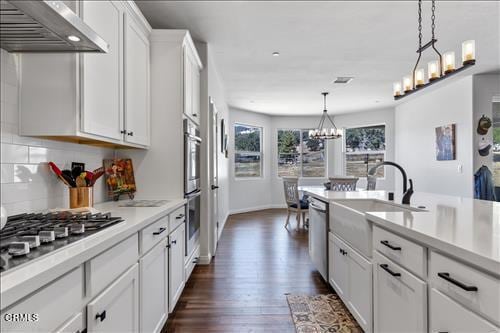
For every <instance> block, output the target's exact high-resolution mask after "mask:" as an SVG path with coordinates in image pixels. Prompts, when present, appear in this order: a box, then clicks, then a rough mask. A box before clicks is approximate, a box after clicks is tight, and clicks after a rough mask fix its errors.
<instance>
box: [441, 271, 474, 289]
mask: <svg viewBox="0 0 500 333" xmlns="http://www.w3.org/2000/svg"><path fill="white" fill-rule="evenodd" d="M438 276H439V277H440V278H441V279H444V280H446V281H448V282H449V283H451V284H454V285H455V286H457V287H460V288H462V289H463V290H465V291H477V287H475V286H468V285H465V284H463V283H462V282H460V281H457V280H455V279H454V278H452V277H450V273H438Z"/></svg>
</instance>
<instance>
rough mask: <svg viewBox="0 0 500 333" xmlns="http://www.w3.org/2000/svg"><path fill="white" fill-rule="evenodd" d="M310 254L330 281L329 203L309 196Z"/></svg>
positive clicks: (322, 273)
mask: <svg viewBox="0 0 500 333" xmlns="http://www.w3.org/2000/svg"><path fill="white" fill-rule="evenodd" d="M309 256H310V257H311V260H312V262H313V264H314V266H315V267H316V269H317V270H318V272H319V273H320V274H321V276H322V277H323V279H325V281H328V203H326V202H323V201H321V200H318V199H315V198H312V197H310V198H309Z"/></svg>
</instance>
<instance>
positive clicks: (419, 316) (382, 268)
mask: <svg viewBox="0 0 500 333" xmlns="http://www.w3.org/2000/svg"><path fill="white" fill-rule="evenodd" d="M373 290H374V293H373V294H374V299H373V307H374V321H373V322H374V332H380V333H390V332H394V333H396V332H397V333H403V332H411V333H417V332H427V285H426V283H425V282H424V281H422V280H420V279H419V278H417V277H416V276H414V275H413V274H411V273H410V272H408V271H407V270H405V269H403V268H402V267H400V266H399V265H397V264H395V263H393V262H392V261H390V260H389V259H387V258H385V257H384V256H382V255H381V254H380V253H378V252H376V251H374V253H373Z"/></svg>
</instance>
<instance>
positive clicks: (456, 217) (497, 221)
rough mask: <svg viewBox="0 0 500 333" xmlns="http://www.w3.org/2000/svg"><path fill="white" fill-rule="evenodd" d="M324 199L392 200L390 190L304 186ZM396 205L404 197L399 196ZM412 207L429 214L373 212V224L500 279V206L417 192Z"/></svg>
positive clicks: (396, 195)
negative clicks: (347, 190) (331, 189)
mask: <svg viewBox="0 0 500 333" xmlns="http://www.w3.org/2000/svg"><path fill="white" fill-rule="evenodd" d="M300 190H302V191H304V192H305V193H307V194H309V195H311V196H313V197H316V198H318V199H320V200H324V201H328V202H335V201H338V200H343V199H353V200H356V199H375V200H379V201H388V200H387V195H388V192H386V191H353V192H333V191H325V190H324V189H323V188H321V187H307V186H303V187H300ZM394 202H395V203H400V202H401V195H400V194H395V198H394ZM411 206H412V207H414V208H420V207H425V208H423V209H424V210H425V211H407V212H367V213H366V217H367V219H368V220H370V221H372V222H374V223H375V224H377V225H380V226H382V227H383V228H385V229H388V230H391V231H393V232H395V233H398V234H400V235H402V236H405V237H406V238H409V239H413V240H415V241H417V242H419V243H421V244H424V245H426V246H427V247H429V248H431V249H435V250H437V251H439V252H442V253H446V254H447V255H449V256H452V257H455V258H457V259H459V260H462V261H465V262H467V263H469V264H471V265H474V266H476V267H479V268H482V269H483V270H487V271H489V272H490V273H493V274H495V275H497V276H500V203H498V202H491V201H484V200H475V199H472V198H463V197H455V196H448V195H439V194H433V193H422V192H416V193H415V194H413V196H412V198H411Z"/></svg>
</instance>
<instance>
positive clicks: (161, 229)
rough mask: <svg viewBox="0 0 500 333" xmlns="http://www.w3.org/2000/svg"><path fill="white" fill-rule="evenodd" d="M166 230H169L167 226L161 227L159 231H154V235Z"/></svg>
mask: <svg viewBox="0 0 500 333" xmlns="http://www.w3.org/2000/svg"><path fill="white" fill-rule="evenodd" d="M165 230H167V228H160V229H158V231H155V232H153V235H155V236H156V235H159V234H161V233H162V232H164V231H165Z"/></svg>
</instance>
